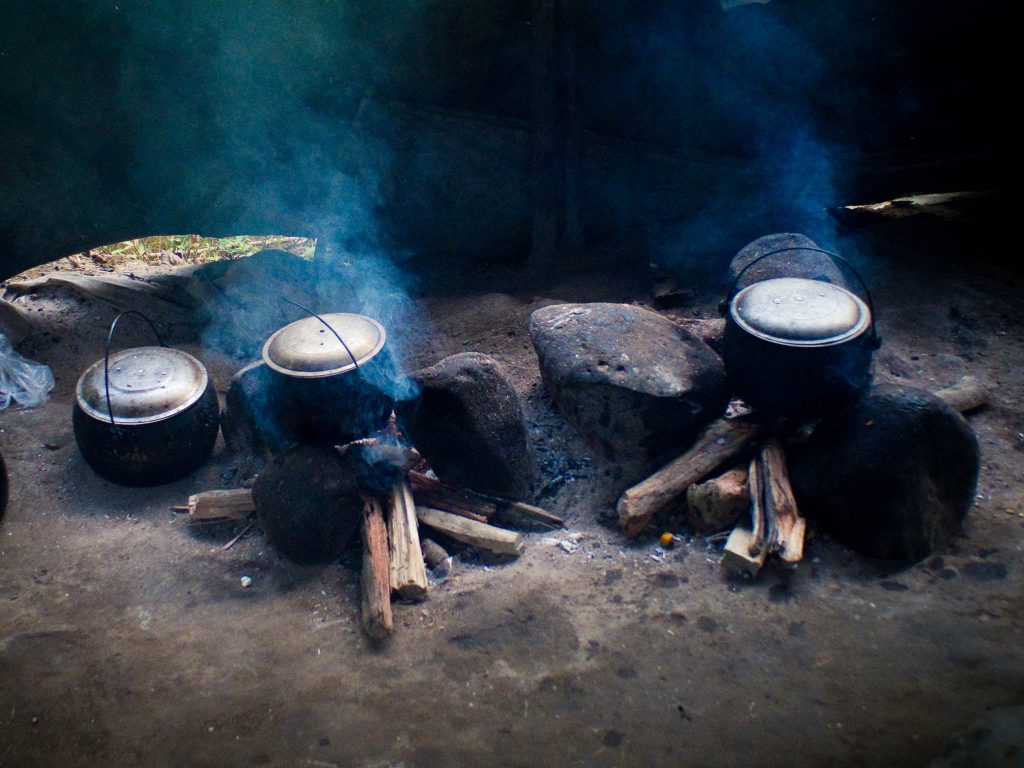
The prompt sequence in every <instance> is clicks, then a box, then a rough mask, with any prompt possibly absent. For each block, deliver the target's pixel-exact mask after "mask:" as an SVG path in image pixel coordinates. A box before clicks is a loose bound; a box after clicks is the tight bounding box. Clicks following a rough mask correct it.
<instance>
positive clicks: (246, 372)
mask: <svg viewBox="0 0 1024 768" xmlns="http://www.w3.org/2000/svg"><path fill="white" fill-rule="evenodd" d="M272 376H273V372H272V371H271V370H270V369H269V368H267V366H266V365H264V364H263V363H262V362H254V363H250V364H249V365H247V366H245V367H244V368H242V369H241V370H240V371H238V372H237V373H236V374H235V375H234V376H232V377H231V384H230V385H229V386H228V393H227V395H226V396H225V398H224V413H223V414H221V420H220V426H221V431H222V432H223V434H224V444H225V445H226V446H227V449H228V450H229V451H231V452H232V453H249V454H252V455H254V456H259V457H261V458H267V457H268V456H269V455H271V454H275V453H280V452H281V451H283V450H285V449H287V448H288V447H289V446H290V445H292V444H293V443H294V441H293V440H291V439H290V438H288V437H287V435H286V432H285V431H284V430H283V428H282V427H281V425H279V424H278V423H277V422H278V419H277V418H276V417H275V416H274V409H273V408H272V407H271V406H272V402H273V398H272V395H271V393H272V386H273V385H272V381H271V377H272Z"/></svg>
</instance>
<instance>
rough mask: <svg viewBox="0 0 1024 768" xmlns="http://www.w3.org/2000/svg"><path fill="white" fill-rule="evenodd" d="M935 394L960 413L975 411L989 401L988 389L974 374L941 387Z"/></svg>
mask: <svg viewBox="0 0 1024 768" xmlns="http://www.w3.org/2000/svg"><path fill="white" fill-rule="evenodd" d="M935 396H936V397H938V398H940V399H941V400H943V401H944V402H945V403H946V404H947V405H950V406H952V407H953V408H955V409H956V410H958V411H960V413H967V412H968V411H973V410H974V409H975V408H980V407H981V406H983V405H985V404H986V403H988V390H987V389H985V387H984V386H983V385H982V383H981V382H980V381H978V380H977V379H976V378H974V377H973V376H964V377H963V378H962V379H960V381H958V382H957V383H956V384H953V385H952V386H949V387H946V388H945V389H940V390H939V391H938V392H936V393H935Z"/></svg>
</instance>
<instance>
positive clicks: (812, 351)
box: [722, 246, 881, 419]
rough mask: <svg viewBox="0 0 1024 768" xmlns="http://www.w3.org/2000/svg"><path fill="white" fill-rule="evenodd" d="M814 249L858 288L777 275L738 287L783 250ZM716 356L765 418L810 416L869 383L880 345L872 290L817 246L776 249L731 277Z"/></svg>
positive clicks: (736, 386) (733, 383) (843, 262)
mask: <svg viewBox="0 0 1024 768" xmlns="http://www.w3.org/2000/svg"><path fill="white" fill-rule="evenodd" d="M792 250H801V251H817V252H818V253H823V254H825V255H826V256H829V257H830V258H831V259H832V260H833V261H834V262H835V263H836V265H837V266H838V267H839V268H840V269H843V268H845V269H847V270H848V271H849V272H850V273H852V274H853V276H854V277H855V278H856V280H857V282H858V283H859V285H860V286H861V288H862V289H863V292H864V296H865V298H864V299H862V298H861V297H860V296H858V295H857V294H855V293H853V292H852V291H850V290H847V289H846V288H843V287H841V286H838V285H834V284H832V283H828V282H825V281H823V280H810V279H806V278H798V277H779V278H774V279H771V280H762V281H759V282H755V283H752V284H751V285H748V286H746V287H745V288H743V289H739V287H738V286H739V284H740V279H741V278H742V277H743V275H744V273H746V272H747V270H749V269H750V268H751V267H752V266H754V265H755V264H757V263H758V262H759V261H761V260H763V259H766V258H768V257H770V256H774V255H776V254H779V253H784V252H786V251H792ZM727 306H728V314H727V317H726V326H725V337H724V339H723V342H722V357H723V360H724V362H725V367H726V373H727V375H728V379H729V383H730V386H731V387H732V390H733V392H735V393H736V394H737V395H739V396H740V397H742V398H743V399H744V400H746V402H747V403H749V404H750V405H751V406H753V408H754V409H755V412H756V413H758V414H760V415H761V416H763V417H766V418H768V419H776V418H781V417H789V418H797V419H799V418H811V417H814V416H820V415H822V414H823V413H825V412H826V411H828V410H830V409H832V408H834V407H836V406H838V405H841V404H842V403H844V402H846V401H849V400H850V399H852V398H854V397H856V396H857V395H858V394H859V393H861V392H862V391H863V390H864V389H865V388H866V387H867V386H868V384H869V383H870V379H871V359H872V356H873V355H874V352H875V350H876V349H878V347H879V345H880V343H881V342H880V339H879V337H878V332H877V330H876V328H875V321H874V308H873V305H872V302H871V294H870V293H869V291H868V289H867V286H866V285H865V284H864V281H863V279H861V276H860V274H858V272H857V271H856V270H855V269H854V268H853V267H852V266H851V265H850V264H849V262H847V261H846V259H844V258H842V257H841V256H839V255H838V254H836V253H832V252H831V251H826V250H823V249H821V248H809V247H807V246H800V247H799V248H792V247H791V248H780V249H778V250H775V251H770V252H768V253H766V254H764V255H762V256H760V257H759V258H757V259H755V260H753V261H752V262H750V263H749V264H748V265H747V266H746V267H745V268H744V269H743V270H742V271H740V273H739V274H737V275H736V279H735V280H734V281H733V284H732V287H731V289H730V291H729V298H728V305H727Z"/></svg>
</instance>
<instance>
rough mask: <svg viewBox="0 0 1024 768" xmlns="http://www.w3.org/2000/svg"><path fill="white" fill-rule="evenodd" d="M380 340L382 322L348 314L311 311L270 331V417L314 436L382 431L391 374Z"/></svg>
mask: <svg viewBox="0 0 1024 768" xmlns="http://www.w3.org/2000/svg"><path fill="white" fill-rule="evenodd" d="M386 342H387V332H386V331H385V330H384V326H382V325H381V324H380V323H378V322H377V321H376V320H374V319H373V318H371V317H366V316H365V315H357V314H352V313H348V312H333V313H329V314H324V315H312V316H310V317H306V318H303V319H302V320H296V321H295V322H294V323H290V324H289V325H286V326H285V327H284V328H281V329H279V330H278V331H276V332H274V333H273V334H272V335H271V336H270V338H268V339H267V341H266V343H265V344H264V345H263V362H264V363H266V365H267V367H268V368H270V369H271V371H273V373H274V377H273V396H272V398H271V403H272V408H273V409H274V412H275V413H274V416H275V419H276V421H277V422H278V423H279V424H281V425H282V426H284V427H285V428H286V429H287V430H288V431H289V432H291V433H293V435H294V436H295V437H296V438H298V439H300V440H311V441H314V442H332V443H338V442H348V441H350V440H355V439H358V438H361V437H365V436H367V435H369V434H371V433H372V432H375V431H377V430H378V429H381V428H382V427H383V426H384V425H385V424H386V423H387V420H388V417H389V416H390V415H391V410H392V408H393V407H394V398H393V396H392V392H393V390H394V382H395V380H396V372H395V371H396V369H395V363H394V360H393V358H392V356H391V354H390V352H389V351H388V349H387V347H386Z"/></svg>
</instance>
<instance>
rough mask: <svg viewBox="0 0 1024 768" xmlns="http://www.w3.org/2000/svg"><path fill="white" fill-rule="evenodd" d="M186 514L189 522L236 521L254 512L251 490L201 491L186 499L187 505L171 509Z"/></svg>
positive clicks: (254, 506)
mask: <svg viewBox="0 0 1024 768" xmlns="http://www.w3.org/2000/svg"><path fill="white" fill-rule="evenodd" d="M172 509H174V510H177V511H179V512H187V513H188V519H189V520H190V521H200V520H238V519H240V518H243V517H245V516H246V515H248V514H250V513H252V512H255V511H256V505H255V504H254V503H253V500H252V489H250V488H232V489H231V490H224V491H203V492H201V493H193V494H192V495H191V496H189V497H188V504H182V505H181V506H177V507H172Z"/></svg>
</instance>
